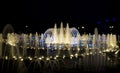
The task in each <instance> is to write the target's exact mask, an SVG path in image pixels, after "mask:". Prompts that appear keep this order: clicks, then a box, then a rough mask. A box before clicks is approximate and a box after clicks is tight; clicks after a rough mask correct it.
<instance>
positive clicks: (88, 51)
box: [0, 23, 118, 73]
mask: <svg viewBox="0 0 120 73" xmlns="http://www.w3.org/2000/svg"><path fill="white" fill-rule="evenodd" d="M117 48H118V46H117V40H116V35H114V34H107V35H106V34H98V29H97V28H95V30H94V34H93V35H92V34H90V33H89V34H83V35H80V33H79V31H78V30H77V29H76V28H74V27H72V28H69V24H66V27H65V28H64V27H63V23H61V26H60V28H58V27H57V24H55V25H54V28H49V29H47V30H46V31H45V33H44V34H38V33H37V32H36V33H35V34H32V33H30V34H24V33H22V34H17V33H14V32H13V28H12V26H11V25H7V26H6V27H5V29H4V30H3V34H0V58H3V59H5V61H6V60H11V59H12V60H14V61H18V63H19V65H18V66H19V67H20V68H22V66H21V64H22V65H23V66H24V68H25V69H26V70H25V72H26V71H27V68H26V66H25V64H24V60H29V61H30V64H29V66H28V70H30V69H29V68H30V67H33V68H32V69H33V71H35V70H36V68H39V70H40V69H42V68H43V69H45V70H46V69H47V70H48V69H50V70H55V69H56V68H57V69H58V70H59V69H60V67H59V65H60V63H61V62H60V61H59V60H61V61H62V64H61V65H64V64H67V63H68V60H69V62H73V65H74V66H77V64H79V66H80V64H81V61H83V63H84V64H85V65H86V64H87V63H88V61H90V62H92V59H93V62H96V58H98V57H100V58H102V56H100V54H101V53H102V54H103V52H114V51H116V49H117ZM94 54H95V55H94ZM81 56H82V58H81ZM88 56H91V59H90V60H88V58H89V57H88ZM103 58H104V57H103ZM78 59H79V61H77V60H78ZM64 60H67V61H64ZM74 60H75V61H76V62H75V61H74ZM100 60H102V59H100ZM98 62H99V61H98ZM100 62H101V63H102V61H100ZM3 64H4V61H3ZM42 64H44V65H42ZM95 65H96V64H95ZM13 66H14V64H13ZM91 66H92V65H91ZM68 67H72V66H69V63H68ZM57 69H56V70H57ZM1 70H2V69H1ZM47 70H46V71H47ZM46 73H47V72H46Z"/></svg>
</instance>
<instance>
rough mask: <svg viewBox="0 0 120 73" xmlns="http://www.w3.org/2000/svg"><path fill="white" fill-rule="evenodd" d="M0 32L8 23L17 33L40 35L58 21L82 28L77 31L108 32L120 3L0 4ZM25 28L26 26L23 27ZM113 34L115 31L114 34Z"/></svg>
mask: <svg viewBox="0 0 120 73" xmlns="http://www.w3.org/2000/svg"><path fill="white" fill-rule="evenodd" d="M0 3H1V4H0V12H1V13H0V25H1V27H0V32H2V30H3V28H4V26H5V24H11V25H12V26H13V28H14V30H15V32H17V33H21V32H26V31H27V32H28V33H29V32H32V33H34V32H39V33H43V32H45V30H46V29H48V28H51V27H54V24H55V23H57V25H58V27H60V23H61V21H62V22H63V23H64V27H65V26H66V23H69V25H70V27H76V28H77V27H80V28H81V27H82V26H84V27H85V29H84V30H82V29H79V31H80V32H84V31H85V32H94V31H93V30H94V29H93V28H95V27H98V29H99V31H100V32H101V33H102V32H108V31H109V30H108V26H109V25H115V27H116V28H118V26H119V25H118V24H119V16H120V15H119V13H120V11H119V7H120V5H119V2H115V1H112V0H63V1H62V0H60V1H59V0H54V1H51V0H32V1H30V0H28V1H26V0H25V1H16V2H15V1H11V0H10V1H9V2H0ZM25 26H28V28H26V27H25ZM115 32H116V31H115Z"/></svg>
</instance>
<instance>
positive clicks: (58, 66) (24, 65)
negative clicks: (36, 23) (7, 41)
mask: <svg viewBox="0 0 120 73" xmlns="http://www.w3.org/2000/svg"><path fill="white" fill-rule="evenodd" d="M119 67H120V61H119V58H116V57H114V56H112V55H110V54H103V53H100V54H94V55H81V56H79V57H78V58H76V57H73V58H72V59H71V58H69V57H65V58H64V59H63V58H58V59H54V60H53V59H51V60H44V59H43V60H41V58H39V59H35V58H34V59H32V60H28V59H25V60H19V59H18V60H13V59H8V60H5V59H1V60H0V70H1V72H17V73H35V72H40V73H43V72H45V73H51V72H52V73H53V72H59V71H60V72H97V73H98V72H103V73H109V72H113V71H114V72H117V71H119Z"/></svg>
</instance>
